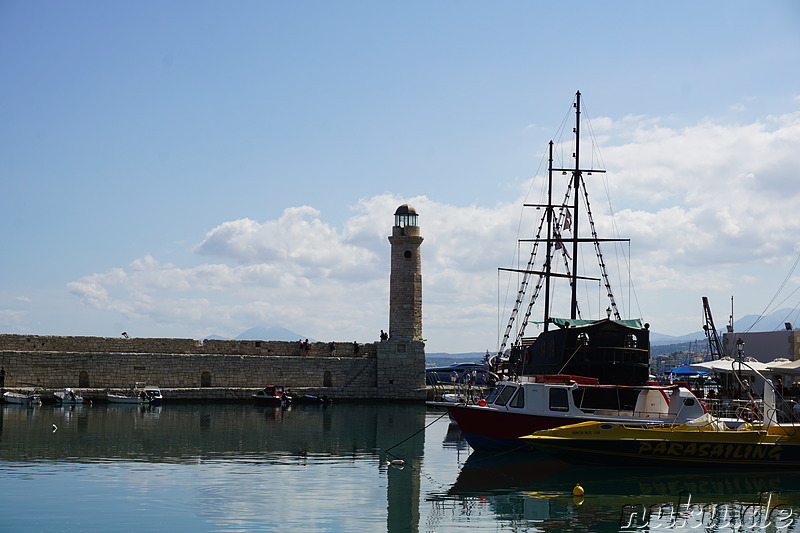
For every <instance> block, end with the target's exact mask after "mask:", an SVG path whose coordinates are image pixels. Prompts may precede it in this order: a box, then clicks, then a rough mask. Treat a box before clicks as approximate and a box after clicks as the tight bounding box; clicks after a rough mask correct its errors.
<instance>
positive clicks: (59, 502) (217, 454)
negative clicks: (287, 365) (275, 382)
mask: <svg viewBox="0 0 800 533" xmlns="http://www.w3.org/2000/svg"><path fill="white" fill-rule="evenodd" d="M53 427H55V428H56V429H55V430H53ZM424 427H425V408H424V406H419V405H397V404H385V405H379V406H376V405H365V404H341V405H331V406H317V405H312V406H295V407H291V408H290V409H288V410H282V409H274V408H271V407H255V406H252V405H241V404H230V405H226V404H200V405H197V404H186V405H183V404H175V405H173V404H166V405H164V406H157V407H156V406H137V405H124V404H121V405H111V404H109V405H96V406H89V405H83V406H69V407H54V406H47V405H45V406H38V407H36V406H34V407H24V406H4V407H2V408H0V477H3V478H4V479H5V480H6V481H7V482H6V483H5V486H0V516H3V528H5V527H9V528H10V529H4V530H9V531H12V530H16V531H23V530H38V531H115V530H116V531H132V530H138V531H147V530H150V531H179V530H180V531H183V530H192V531H360V530H375V531H381V530H387V531H393V532H394V531H416V528H417V524H418V523H419V520H420V515H419V512H420V511H419V498H418V495H419V494H420V479H419V472H420V467H421V464H422V457H423V453H424V440H425V434H424V431H421V430H422V429H423V428H424ZM397 457H399V458H402V459H403V461H404V463H403V464H402V465H398V466H390V465H387V464H386V462H387V459H392V458H397ZM12 487H13V488H12ZM64 487H69V489H68V490H67V491H66V492H65V491H64ZM20 488H23V489H24V490H20ZM142 512H146V513H149V514H150V515H151V516H154V517H158V523H153V524H149V525H147V526H145V527H141V524H140V523H139V522H140V520H141V516H142V515H141V513H142ZM52 516H59V517H60V519H59V521H58V522H53V519H52V518H48V517H52ZM15 526H16V529H15ZM364 528H366V529H364ZM0 529H2V528H0Z"/></svg>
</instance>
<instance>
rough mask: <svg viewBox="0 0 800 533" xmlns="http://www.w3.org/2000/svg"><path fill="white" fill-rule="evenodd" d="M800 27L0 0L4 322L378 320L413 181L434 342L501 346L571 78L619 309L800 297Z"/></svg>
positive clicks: (466, 8)
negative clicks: (618, 283)
mask: <svg viewBox="0 0 800 533" xmlns="http://www.w3.org/2000/svg"><path fill="white" fill-rule="evenodd" d="M798 28H800V5H799V4H797V3H796V2H792V1H766V2H744V1H731V2H724V3H722V2H710V1H699V2H688V1H685V2H682V1H679V2H670V3H659V4H653V3H650V2H632V1H631V2H622V1H617V2H604V3H597V2H572V3H563V2H517V1H512V2H503V3H487V2H470V1H467V2H445V1H442V2H414V1H410V2H401V3H400V2H397V3H378V2H349V1H344V2H291V3H289V2H260V1H259V2H247V1H240V2H233V3H229V2H227V3H222V2H197V1H192V2H178V1H175V2H137V3H124V2H88V1H87V2H72V3H64V2H48V1H45V2H35V3H31V2H22V1H5V2H3V3H0V71H1V72H3V83H2V84H0V105H2V117H1V118H2V120H0V161H2V167H1V168H2V170H0V173H1V174H0V175H1V176H2V195H0V221H2V227H3V229H4V231H3V250H4V251H3V254H2V257H3V260H2V261H0V332H5V333H32V334H59V335H98V336H117V335H119V334H120V332H122V331H127V332H128V333H129V334H131V335H133V336H153V337H192V338H202V337H204V336H207V335H211V334H218V335H223V336H231V337H233V336H236V335H238V334H239V333H241V332H242V331H243V330H245V329H248V328H250V327H253V326H283V327H286V328H288V329H290V330H292V331H296V332H298V333H299V334H301V335H304V336H309V337H313V338H317V339H320V340H334V339H336V340H358V341H361V342H367V341H371V340H374V339H375V338H377V333H378V332H379V330H380V329H385V328H386V326H387V324H386V323H387V318H388V309H387V306H388V253H389V248H388V246H389V245H388V241H387V239H386V237H387V236H388V235H389V234H390V232H391V225H392V221H393V218H392V214H393V212H394V209H395V208H396V207H397V206H398V205H400V204H402V203H406V202H408V203H411V204H412V205H414V206H415V207H416V208H417V210H418V211H419V213H420V226H421V230H422V234H423V236H425V238H426V240H425V243H424V244H423V249H422V253H423V280H424V294H423V298H424V324H423V328H424V333H425V337H426V339H427V340H428V342H427V348H428V350H429V351H448V352H462V351H482V350H485V349H489V350H493V349H495V348H496V347H497V345H498V331H502V330H503V329H504V325H505V319H506V318H505V317H506V316H507V312H508V310H507V309H506V308H505V303H504V302H505V301H506V299H507V298H508V296H507V292H508V290H509V289H508V286H510V285H513V284H514V283H515V282H514V281H513V280H505V279H501V278H500V276H498V273H497V268H498V267H508V266H514V265H513V264H512V263H513V257H514V254H515V246H516V239H518V238H523V237H526V236H530V231H528V228H527V227H526V228H525V231H522V230H520V229H519V226H520V221H521V220H525V221H526V222H525V224H527V225H529V222H530V216H531V214H530V213H523V208H522V204H523V203H524V202H526V201H527V202H535V201H538V200H539V198H538V194H539V191H540V190H541V182H542V177H543V174H544V168H545V167H544V166H543V154H544V153H545V151H546V147H547V143H548V141H550V140H551V139H562V140H566V138H561V137H557V136H558V135H559V131H560V128H562V127H563V125H564V123H565V121H567V122H568V121H570V120H571V117H570V110H571V104H572V101H573V99H574V94H575V92H576V91H578V90H580V91H581V93H582V95H583V103H584V104H585V112H584V118H587V119H588V120H589V122H588V123H587V124H588V125H589V127H590V128H591V130H592V132H593V133H594V134H595V137H596V139H595V141H596V143H597V144H596V150H595V151H593V152H592V153H591V155H590V154H589V153H588V152H587V155H582V158H583V160H584V161H589V160H591V158H592V157H594V156H595V155H597V157H598V158H599V157H602V159H601V160H600V159H598V160H597V161H598V162H601V163H602V165H603V166H605V168H607V169H608V171H609V172H608V173H607V175H606V176H605V178H602V179H598V180H597V181H596V182H593V183H591V184H589V187H590V189H591V190H590V194H591V195H592V199H593V210H594V214H595V218H596V222H597V223H598V227H599V228H600V229H601V230H603V231H605V230H606V229H607V230H610V229H611V228H612V221H611V219H610V218H609V215H610V213H611V211H612V210H613V212H614V214H615V218H614V221H613V227H614V228H615V229H616V231H617V232H618V233H619V234H620V236H622V237H630V238H631V239H632V241H631V245H630V248H629V251H628V249H627V248H625V250H624V254H628V253H629V257H627V258H626V259H625V258H624V259H623V264H624V263H627V264H629V267H628V266H625V267H624V268H625V269H626V270H629V271H630V278H631V280H632V283H633V284H632V285H631V284H630V283H628V282H627V281H625V282H623V283H622V285H623V287H622V289H621V291H620V292H621V295H619V296H618V299H620V300H626V301H628V303H627V304H624V305H623V307H624V313H623V314H626V315H630V316H638V317H642V318H644V319H645V320H646V321H647V322H649V323H650V324H651V325H652V329H653V330H654V331H656V332H660V333H665V334H673V335H680V334H683V333H688V332H690V331H695V330H697V329H699V328H700V326H701V325H702V308H701V304H700V302H701V297H702V296H709V298H710V299H711V303H712V306H714V309H715V311H716V312H715V318H717V321H718V322H722V323H724V322H725V320H726V319H727V315H728V314H729V313H730V299H731V297H733V298H734V306H735V314H737V315H743V314H758V313H761V312H762V311H764V310H771V309H774V308H779V307H787V308H794V307H796V306H797V305H798V304H799V303H800V294H798V293H795V292H793V291H795V290H796V289H797V288H798V281H800V279H798V274H797V273H796V272H794V271H793V270H792V266H793V264H794V262H795V260H796V259H797V257H798V253H800V247H798V239H797V235H798V234H799V233H798V230H800V215H799V214H798V212H799V209H798V208H800V196H799V195H798V188H797V186H796V184H797V170H796V169H797V168H798V167H800V149H798V146H800V83H799V82H800V74H798V68H797V66H798V65H800V31H798ZM568 128H571V125H570V126H568ZM584 131H588V130H587V129H586V128H585V129H584ZM586 142H587V143H588V141H586ZM584 146H587V147H588V146H589V145H588V144H585V145H584ZM607 192H608V193H609V197H610V204H609V201H608V200H606V193H607ZM521 217H522V218H521ZM526 233H527V234H526ZM624 254H623V255H624ZM607 255H608V256H609V259H610V257H611V256H612V255H613V256H615V257H616V254H613V253H608V254H607ZM585 257H587V259H588V258H589V256H585ZM626 275H627V274H626ZM498 307H502V309H501V310H500V311H498ZM590 307H591V305H589V306H587V307H586V310H587V312H589V311H590V310H591V309H590ZM594 307H595V308H602V309H604V308H605V305H597V303H595V305H594ZM592 312H593V313H594V312H596V310H595V311H592ZM603 314H604V313H603ZM716 315H719V316H716Z"/></svg>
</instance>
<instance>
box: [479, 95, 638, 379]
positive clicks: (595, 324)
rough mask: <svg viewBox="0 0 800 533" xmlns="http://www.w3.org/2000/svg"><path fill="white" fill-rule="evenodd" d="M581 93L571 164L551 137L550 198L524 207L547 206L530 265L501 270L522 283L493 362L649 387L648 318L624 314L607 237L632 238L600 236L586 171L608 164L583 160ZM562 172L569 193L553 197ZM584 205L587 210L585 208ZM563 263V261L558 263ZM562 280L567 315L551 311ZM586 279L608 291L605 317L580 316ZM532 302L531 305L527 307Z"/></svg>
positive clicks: (522, 370)
mask: <svg viewBox="0 0 800 533" xmlns="http://www.w3.org/2000/svg"><path fill="white" fill-rule="evenodd" d="M575 96H576V98H575V102H574V104H573V105H574V108H575V127H574V129H573V132H574V134H575V136H574V152H573V157H572V162H571V165H564V166H557V165H555V164H554V162H553V141H550V143H549V158H548V176H547V180H548V188H547V200H546V203H544V204H525V205H526V207H537V208H540V209H543V215H542V218H541V220H540V222H539V225H538V230H537V234H536V237H535V238H533V239H528V240H523V241H521V242H530V243H532V246H531V253H530V256H529V259H528V263H527V266H526V267H525V268H522V269H512V268H501V269H500V270H505V271H511V272H517V273H519V274H520V276H521V283H520V287H519V291H518V293H517V297H516V300H515V304H514V307H513V310H512V311H511V315H510V317H509V321H508V325H507V326H506V330H505V334H504V335H503V340H502V343H501V346H500V349H499V351H498V356H497V357H496V359H495V362H496V364H497V363H499V362H500V361H503V362H504V363H505V365H503V366H505V368H506V369H507V371H508V373H509V374H511V375H513V376H522V375H533V374H536V375H545V374H569V375H577V376H584V377H593V378H597V379H598V380H599V382H600V383H601V384H615V385H632V386H638V385H643V384H645V383H647V381H648V380H649V376H650V330H649V324H643V323H642V320H641V319H639V318H634V319H626V320H623V319H622V318H621V316H620V312H619V309H618V306H617V302H616V299H615V297H614V294H613V291H612V287H611V282H610V280H609V275H608V270H607V268H606V264H605V260H604V257H603V254H602V252H601V243H602V242H615V241H616V242H629V239H617V238H611V239H607V238H599V237H598V235H597V229H596V226H595V222H594V219H593V215H592V211H591V207H590V204H589V195H588V193H587V190H586V184H585V181H584V177H585V176H589V175H592V174H602V173H604V172H605V170H603V169H594V168H582V166H581V160H580V155H581V151H580V150H581V147H580V141H581V133H580V132H581V93H580V91H579V92H577V93H576V95H575ZM557 173H560V174H562V175H571V176H570V179H569V182H568V187H567V191H566V194H565V196H564V199H563V201H558V202H557V201H556V199H555V198H554V197H553V176H554V175H555V174H557ZM582 198H583V206H582V205H581V199H582ZM581 207H583V208H584V209H585V210H584V211H583V212H582V210H581ZM584 222H586V223H588V227H589V233H590V236H587V237H583V236H581V234H580V233H579V230H580V228H581V227H582V226H583V224H584ZM584 244H592V245H593V246H594V250H595V253H596V256H597V260H598V272H599V274H598V275H599V277H597V278H593V277H587V276H581V275H578V267H579V265H581V264H582V262H581V259H580V254H581V245H584ZM542 247H543V248H544V261H543V266H542V267H540V268H541V269H537V266H538V265H539V264H541V263H540V260H539V259H537V255H540V254H539V252H540V248H542ZM557 262H558V263H560V264H561V267H559V268H557V266H556V263H557ZM564 279H566V280H568V281H569V285H570V302H569V316H568V317H557V316H553V315H552V314H551V308H552V302H551V298H552V295H553V287H554V284H555V283H556V281H557V280H564ZM582 281H594V282H599V283H600V284H601V285H602V287H603V288H604V291H605V293H606V295H607V297H608V307H607V308H606V316H605V317H602V318H595V319H587V318H583V317H582V314H581V309H580V306H579V303H578V288H579V283H580V282H582ZM534 282H535V283H534ZM531 285H533V286H534V287H533V291H532V293H531V294H528V293H529V292H531V291H530V286H531ZM540 294H542V295H543V297H544V302H543V306H542V307H543V315H544V316H543V319H542V322H541V325H542V331H541V332H539V334H538V335H537V336H535V337H529V336H526V334H525V331H526V328H527V326H528V325H529V323H530V317H531V314H532V310H533V307H534V304H535V303H536V301H537V299H538V296H539V295H540ZM526 302H527V306H525V307H524V305H525V303H526ZM520 317H521V318H520ZM515 327H516V333H515V337H514V338H513V340H512V331H514V329H515ZM497 366H501V365H499V364H497Z"/></svg>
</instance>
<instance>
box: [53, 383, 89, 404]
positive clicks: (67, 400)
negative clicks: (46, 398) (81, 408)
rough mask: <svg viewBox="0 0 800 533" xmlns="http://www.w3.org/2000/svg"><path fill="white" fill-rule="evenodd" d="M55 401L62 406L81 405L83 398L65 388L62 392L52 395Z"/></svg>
mask: <svg viewBox="0 0 800 533" xmlns="http://www.w3.org/2000/svg"><path fill="white" fill-rule="evenodd" d="M53 396H55V398H56V401H57V402H58V403H60V404H62V405H77V404H82V403H83V397H82V396H81V395H80V394H78V393H77V392H75V391H74V390H72V389H70V388H69V387H67V388H66V389H64V390H63V391H58V392H55V393H53Z"/></svg>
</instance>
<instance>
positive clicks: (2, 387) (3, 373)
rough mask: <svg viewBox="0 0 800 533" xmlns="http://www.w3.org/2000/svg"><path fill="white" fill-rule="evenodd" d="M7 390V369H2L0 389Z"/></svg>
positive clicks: (0, 368) (0, 372) (0, 371)
mask: <svg viewBox="0 0 800 533" xmlns="http://www.w3.org/2000/svg"><path fill="white" fill-rule="evenodd" d="M5 388H6V367H4V366H3V367H0V389H5Z"/></svg>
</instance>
